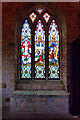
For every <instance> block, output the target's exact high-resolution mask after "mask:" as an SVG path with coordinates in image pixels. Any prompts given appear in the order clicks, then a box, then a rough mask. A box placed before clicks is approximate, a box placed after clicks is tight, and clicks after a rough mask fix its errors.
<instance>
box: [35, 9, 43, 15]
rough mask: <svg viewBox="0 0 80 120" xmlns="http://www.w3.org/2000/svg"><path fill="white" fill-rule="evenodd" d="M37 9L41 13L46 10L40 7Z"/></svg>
mask: <svg viewBox="0 0 80 120" xmlns="http://www.w3.org/2000/svg"><path fill="white" fill-rule="evenodd" d="M36 11H37V12H38V13H39V14H41V13H42V12H43V11H44V9H42V8H38V9H36Z"/></svg>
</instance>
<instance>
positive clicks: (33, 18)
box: [29, 12, 37, 23]
mask: <svg viewBox="0 0 80 120" xmlns="http://www.w3.org/2000/svg"><path fill="white" fill-rule="evenodd" d="M29 17H30V19H31V20H32V23H34V21H35V19H36V17H37V15H36V14H35V13H34V12H32V13H31V14H30V15H29Z"/></svg>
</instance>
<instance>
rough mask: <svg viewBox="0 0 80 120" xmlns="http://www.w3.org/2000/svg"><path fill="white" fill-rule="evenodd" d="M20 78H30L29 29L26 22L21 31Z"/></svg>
mask: <svg viewBox="0 0 80 120" xmlns="http://www.w3.org/2000/svg"><path fill="white" fill-rule="evenodd" d="M21 78H31V28H30V26H29V23H28V21H27V20H25V22H24V24H23V27H22V31H21Z"/></svg>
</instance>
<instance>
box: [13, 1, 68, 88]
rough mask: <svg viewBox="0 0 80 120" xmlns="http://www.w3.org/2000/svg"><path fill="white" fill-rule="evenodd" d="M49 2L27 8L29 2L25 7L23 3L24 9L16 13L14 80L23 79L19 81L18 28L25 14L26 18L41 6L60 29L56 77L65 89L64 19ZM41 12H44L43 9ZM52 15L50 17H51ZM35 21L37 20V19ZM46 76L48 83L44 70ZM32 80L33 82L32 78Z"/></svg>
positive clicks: (57, 9)
mask: <svg viewBox="0 0 80 120" xmlns="http://www.w3.org/2000/svg"><path fill="white" fill-rule="evenodd" d="M49 4H50V5H48V3H46V4H41V3H36V4H33V7H32V8H31V9H29V8H30V5H31V4H30V3H29V4H28V5H29V6H28V7H26V5H25V6H24V9H23V10H22V11H21V12H20V13H19V15H18V18H17V24H16V34H15V36H16V56H15V58H16V70H17V72H16V73H17V75H18V76H17V77H16V78H17V79H15V80H16V81H18V83H19V81H20V82H21V83H22V81H23V80H22V81H21V79H20V30H21V26H22V24H23V21H24V20H25V16H26V18H28V17H29V15H30V12H33V10H34V9H35V10H36V9H37V8H43V9H44V10H48V12H49V13H50V15H52V16H53V17H54V18H55V19H56V21H57V23H58V27H59V31H60V77H59V78H60V79H57V80H60V81H61V82H62V83H63V84H64V85H65V89H67V61H66V60H67V59H66V57H67V55H66V54H67V53H66V24H65V19H64V15H63V13H62V12H61V10H60V9H59V8H58V7H57V6H56V5H55V4H54V5H51V3H49ZM58 12H59V14H58ZM43 13H44V11H43ZM53 17H52V19H53ZM38 20H39V19H38ZM35 21H37V19H36V20H35ZM44 21H45V20H43V23H44ZM51 21H52V20H51ZM30 24H32V23H31V21H30ZM44 26H45V25H44ZM49 26H50V24H49V25H48V28H49ZM33 29H34V28H33ZM32 34H33V33H32ZM32 37H34V36H32ZM46 44H47V43H46ZM33 76H34V75H33ZM46 76H47V79H46V80H47V83H48V74H47V72H46ZM35 81H36V80H35ZM32 82H34V80H33V81H32ZM38 82H39V81H38ZM49 82H50V81H49ZM51 82H53V81H52V80H51ZM26 83H29V81H27V80H26Z"/></svg>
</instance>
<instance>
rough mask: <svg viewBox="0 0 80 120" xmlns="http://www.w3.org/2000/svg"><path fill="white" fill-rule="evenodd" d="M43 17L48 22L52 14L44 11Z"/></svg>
mask: <svg viewBox="0 0 80 120" xmlns="http://www.w3.org/2000/svg"><path fill="white" fill-rule="evenodd" d="M43 18H44V20H45V21H46V23H48V21H49V19H50V15H49V14H48V13H47V12H46V13H44V15H43Z"/></svg>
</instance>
